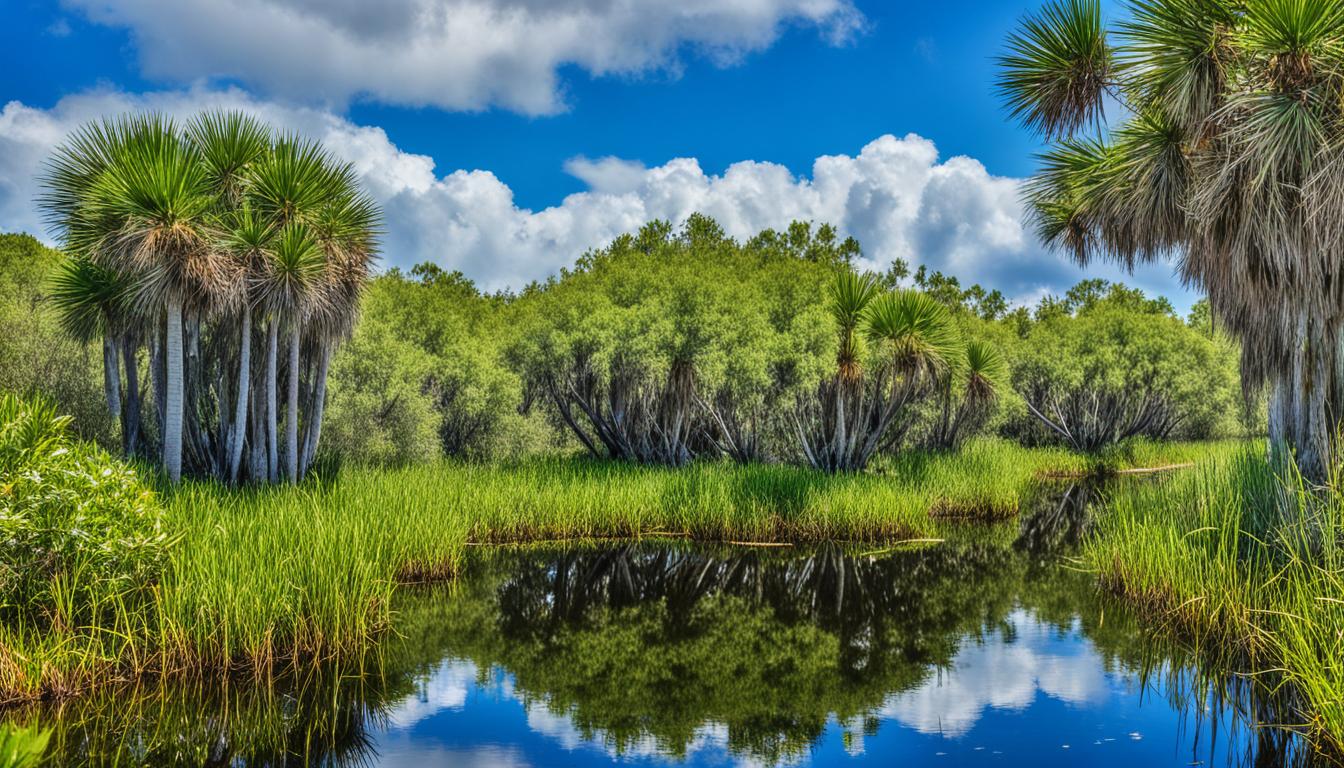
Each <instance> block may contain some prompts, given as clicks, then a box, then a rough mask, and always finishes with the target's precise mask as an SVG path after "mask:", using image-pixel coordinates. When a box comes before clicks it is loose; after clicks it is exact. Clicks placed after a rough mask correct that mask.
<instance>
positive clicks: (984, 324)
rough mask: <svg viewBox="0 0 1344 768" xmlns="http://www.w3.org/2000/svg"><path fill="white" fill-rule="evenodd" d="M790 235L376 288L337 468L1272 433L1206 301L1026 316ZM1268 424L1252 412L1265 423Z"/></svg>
mask: <svg viewBox="0 0 1344 768" xmlns="http://www.w3.org/2000/svg"><path fill="white" fill-rule="evenodd" d="M860 255H861V253H860V247H859V244H858V243H857V242H855V241H854V240H852V239H842V238H840V237H839V236H838V235H837V233H836V231H835V230H834V229H833V228H831V227H827V226H821V227H813V226H810V225H808V224H805V223H796V224H794V225H792V226H791V227H790V228H789V229H788V230H787V231H784V232H776V231H766V232H762V233H760V234H759V235H757V236H756V237H753V238H751V239H750V240H748V241H746V242H737V241H735V240H733V239H732V238H729V237H727V236H726V235H725V234H724V232H723V230H722V228H721V227H719V226H718V224H716V223H715V222H714V221H712V220H711V219H708V218H705V217H702V216H693V217H691V218H690V219H689V220H688V221H687V222H686V224H685V225H684V226H682V227H681V228H680V229H674V228H673V227H671V226H670V225H668V224H667V223H665V222H653V223H651V224H649V225H647V226H645V227H644V228H643V229H641V230H640V231H639V232H637V233H634V234H630V235H625V236H622V237H619V238H617V239H616V240H615V241H614V242H612V243H611V244H610V245H609V246H607V247H605V248H602V249H600V250H595V251H592V252H590V253H587V254H585V255H584V256H583V257H582V258H580V259H579V260H578V262H577V263H576V264H575V265H574V267H573V268H572V269H568V270H564V271H562V273H561V274H560V275H559V276H557V277H554V278H552V279H549V280H547V281H545V282H541V283H535V284H532V285H529V286H527V287H525V288H524V289H522V290H521V291H518V292H517V293H500V294H486V293H482V292H480V291H478V290H477V289H476V288H475V287H474V286H473V285H472V284H471V283H470V282H469V281H468V280H467V279H466V278H464V277H463V276H462V275H461V274H459V273H448V272H445V271H443V270H441V269H440V268H438V267H434V266H432V265H422V266H420V267H416V268H415V269H413V270H411V271H410V272H409V273H406V272H401V271H397V270H391V271H389V272H388V273H386V274H384V275H382V276H380V277H378V278H377V279H375V280H374V281H373V283H372V286H371V289H370V291H369V295H368V298H367V299H366V302H365V305H364V312H363V316H362V318H361V320H360V323H359V325H358V326H357V328H356V330H355V334H354V337H353V339H352V340H351V342H350V345H349V347H348V348H347V349H346V350H344V351H343V352H342V353H341V354H339V355H338V356H337V358H336V360H335V362H334V363H333V372H332V385H331V386H332V392H333V395H332V410H331V413H330V421H329V427H328V429H329V434H330V436H331V442H330V443H329V446H330V448H331V450H332V453H331V454H329V455H330V456H331V457H333V458H336V457H340V458H342V459H344V460H347V461H355V462H360V463H368V462H372V463H405V462H412V461H419V460H427V459H430V458H433V457H435V456H437V455H440V454H446V455H450V456H465V457H514V456H519V455H524V454H529V453H537V452H547V451H573V450H579V451H584V452H587V453H590V454H592V455H594V456H599V457H609V458H621V459H629V460H634V461H642V462H656V463H664V464H670V465H679V464H683V463H685V462H687V461H691V460H694V459H696V458H713V457H726V458H729V459H732V460H735V461H740V462H748V461H789V462H798V463H804V464H811V465H813V466H817V467H820V468H823V469H832V470H834V469H846V468H860V467H862V466H864V465H865V464H866V463H867V462H868V461H869V460H870V459H871V458H872V457H873V456H874V455H876V454H878V453H881V452H884V451H897V450H902V449H905V448H911V447H919V448H926V449H935V450H938V449H942V450H948V449H955V448H956V447H958V446H959V445H960V444H961V443H962V442H963V441H964V440H965V439H967V438H968V437H970V436H972V435H975V434H998V435H1001V436H1003V437H1006V438H1010V439H1013V440H1017V441H1020V442H1023V443H1027V444H1051V443H1056V444H1058V443H1062V444H1066V445H1068V446H1070V447H1072V448H1074V449H1077V450H1081V451H1096V450H1100V449H1102V448H1104V447H1106V446H1107V445H1111V444H1114V443H1116V442H1119V441H1122V440H1124V439H1125V438H1128V437H1131V436H1145V437H1148V438H1152V439H1205V438H1213V437H1223V436H1229V435H1238V434H1244V433H1246V432H1248V431H1256V430H1263V425H1262V424H1259V423H1257V418H1256V416H1255V413H1256V411H1255V409H1249V408H1247V407H1245V406H1244V405H1243V402H1242V397H1241V394H1240V392H1239V389H1238V385H1237V355H1238V350H1237V349H1236V347H1235V345H1233V344H1232V343H1230V342H1229V341H1227V340H1226V339H1225V338H1224V337H1223V336H1222V334H1221V333H1219V332H1217V331H1216V330H1215V329H1214V328H1213V326H1212V323H1211V321H1210V319H1209V313H1208V311H1207V305H1205V304H1204V303H1203V302H1201V303H1200V304H1198V305H1196V307H1195V309H1194V311H1193V312H1192V314H1191V316H1190V317H1189V318H1181V317H1178V316H1177V314H1176V312H1175V311H1174V309H1173V308H1172V306H1171V305H1170V304H1169V303H1168V302H1167V301H1166V300H1165V299H1161V298H1150V297H1147V296H1144V295H1143V294H1142V292H1140V291H1138V290H1135V289H1132V288H1128V287H1126V286H1123V285H1118V284H1111V283H1107V282H1105V281H1101V280H1088V281H1084V282H1082V283H1079V284H1078V285H1077V286H1075V287H1074V288H1072V289H1071V290H1070V291H1068V293H1067V294H1065V295H1064V296H1058V297H1053V296H1052V297H1046V298H1044V299H1042V300H1041V301H1040V302H1039V303H1038V304H1037V305H1036V306H1034V307H1010V306H1009V302H1008V301H1007V300H1006V299H1005V297H1003V295H1002V294H1001V293H999V292H997V291H993V290H986V289H984V288H982V287H981V286H978V285H971V286H968V287H964V288H963V287H962V286H961V285H960V283H959V282H958V281H957V280H956V278H953V277H949V276H946V275H942V274H940V273H937V272H929V271H928V270H926V269H923V268H921V269H919V270H916V271H913V272H912V271H911V270H910V269H909V267H908V265H907V264H905V263H903V262H899V261H898V262H896V263H893V264H891V265H890V266H889V268H888V269H887V270H885V271H884V272H883V273H882V274H869V275H865V274H861V273H860V272H859V271H857V269H856V263H857V260H858V258H859V256H860ZM1260 420H1261V421H1262V420H1263V419H1262V417H1261V419H1260Z"/></svg>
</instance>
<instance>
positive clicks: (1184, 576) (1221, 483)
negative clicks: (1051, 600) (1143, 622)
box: [1085, 448, 1344, 756]
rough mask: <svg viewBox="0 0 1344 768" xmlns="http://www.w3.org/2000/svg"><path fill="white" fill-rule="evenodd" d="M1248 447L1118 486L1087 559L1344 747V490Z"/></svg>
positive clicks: (1317, 733) (1290, 718)
mask: <svg viewBox="0 0 1344 768" xmlns="http://www.w3.org/2000/svg"><path fill="white" fill-rule="evenodd" d="M1337 488H1338V485H1332V486H1331V487H1330V489H1328V490H1326V491H1324V492H1319V491H1313V490H1311V489H1309V487H1308V486H1307V485H1306V484H1305V483H1304V482H1303V480H1302V478H1301V476H1300V475H1298V474H1297V473H1296V471H1295V470H1294V469H1293V468H1292V467H1283V468H1276V467H1274V466H1271V465H1270V464H1269V463H1268V462H1267V461H1266V459H1265V457H1264V452H1263V450H1262V449H1251V448H1243V449H1242V450H1239V451H1234V452H1232V453H1231V454H1230V455H1224V456H1221V457H1219V458H1218V459H1217V460H1216V461H1212V462H1206V463H1205V464H1204V465H1203V466H1201V467H1200V468H1198V469H1196V470H1193V471H1192V472H1191V473H1189V474H1185V475H1182V476H1180V477H1177V478H1173V479H1172V480H1170V481H1169V482H1167V483H1164V484H1162V485H1148V484H1142V485H1135V486H1130V487H1128V488H1126V489H1125V490H1124V492H1122V493H1117V494H1116V495H1115V496H1114V497H1113V498H1112V499H1111V501H1110V503H1109V505H1108V506H1109V509H1108V511H1107V514H1106V515H1104V516H1102V517H1100V518H1099V523H1098V527H1099V529H1100V530H1099V531H1098V534H1099V535H1097V536H1096V537H1095V538H1093V539H1091V540H1090V541H1089V543H1088V545H1087V547H1086V552H1085V555H1086V560H1087V562H1088V563H1089V565H1090V566H1091V567H1092V568H1093V569H1095V570H1096V571H1097V573H1098V574H1099V576H1100V577H1101V580H1102V582H1103V584H1105V585H1106V586H1108V587H1109V588H1110V589H1112V590H1113V591H1115V592H1116V593H1118V594H1120V595H1122V596H1124V597H1125V598H1126V599H1128V600H1129V601H1131V602H1132V603H1135V604H1137V605H1138V606H1140V607H1141V608H1142V609H1144V610H1145V612H1147V613H1148V614H1149V615H1151V616H1152V617H1153V623H1154V625H1155V626H1159V627H1163V628H1165V629H1166V630H1167V631H1168V632H1171V633H1174V634H1176V635H1177V636H1178V637H1180V638H1181V639H1182V640H1184V641H1186V642H1187V643H1189V644H1190V645H1192V646H1194V647H1198V648H1202V649H1205V652H1206V653H1209V654H1214V655H1216V656H1218V657H1221V658H1220V659H1219V661H1220V662H1221V663H1222V664H1223V665H1224V666H1225V667H1227V668H1230V669H1237V670H1244V671H1245V672H1246V673H1248V676H1253V677H1256V678H1257V679H1261V680H1262V681H1263V683H1264V684H1265V685H1266V686H1273V687H1278V688H1280V689H1282V690H1283V691H1285V692H1287V694H1288V696H1289V697H1290V698H1289V700H1290V701H1291V702H1292V703H1293V705H1294V708H1295V709H1296V710H1297V711H1296V712H1295V713H1293V714H1291V715H1285V716H1284V719H1283V720H1281V721H1280V722H1285V723H1287V722H1293V723H1301V724H1302V726H1303V727H1304V728H1305V729H1306V730H1308V731H1309V732H1310V733H1311V734H1312V735H1313V736H1314V737H1315V738H1316V739H1317V740H1318V742H1319V743H1320V744H1321V746H1322V747H1328V748H1329V749H1330V750H1332V751H1333V754H1334V755H1336V756H1338V755H1340V754H1341V753H1344V741H1341V734H1344V666H1341V664H1340V659H1341V658H1344V605H1342V604H1341V603H1340V600H1339V595H1340V594H1341V590H1342V589H1344V552H1341V549H1340V545H1341V542H1344V497H1341V495H1340V493H1339V492H1338V490H1335V489H1337Z"/></svg>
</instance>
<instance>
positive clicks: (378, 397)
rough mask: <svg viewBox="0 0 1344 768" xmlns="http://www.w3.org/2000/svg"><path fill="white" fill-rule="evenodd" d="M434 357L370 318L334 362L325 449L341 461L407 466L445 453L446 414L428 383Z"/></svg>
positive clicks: (323, 449)
mask: <svg viewBox="0 0 1344 768" xmlns="http://www.w3.org/2000/svg"><path fill="white" fill-rule="evenodd" d="M433 369H434V360H433V358H432V357H431V356H430V355H429V354H428V353H427V352H425V351H424V350H422V349H420V348H418V347H416V346H415V345H414V344H412V343H410V342H408V341H405V340H403V339H402V338H400V337H399V335H398V334H397V332H396V330H395V329H393V328H392V327H391V325H390V324H389V323H387V322H386V321H383V320H381V319H379V318H377V317H366V318H365V319H364V320H362V321H361V322H360V323H359V325H358V326H357V327H356V329H355V334H354V337H353V338H352V339H350V341H349V342H348V343H347V344H346V345H345V346H344V347H342V348H341V351H340V352H339V353H338V354H337V355H336V358H335V360H333V361H332V366H331V379H330V384H329V387H330V395H329V397H330V399H331V400H330V404H329V405H328V406H327V416H326V424H325V426H324V428H323V430H322V451H323V452H324V453H325V454H326V455H327V456H329V457H333V458H335V459H336V460H337V461H342V462H349V463H352V464H358V465H370V466H404V465H408V464H415V463H418V462H423V461H429V460H432V459H434V458H435V457H437V456H438V455H439V454H440V451H439V445H438V430H439V425H440V424H441V423H442V421H443V417H442V415H441V414H439V413H438V412H437V411H436V410H435V407H434V406H435V403H434V398H433V397H432V396H431V395H430V394H429V393H428V392H427V391H426V389H425V384H426V382H427V381H428V380H429V378H430V376H431V373H432V371H433Z"/></svg>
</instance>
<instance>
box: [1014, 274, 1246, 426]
mask: <svg viewBox="0 0 1344 768" xmlns="http://www.w3.org/2000/svg"><path fill="white" fill-rule="evenodd" d="M1101 287H1102V286H1099V285H1096V284H1093V285H1085V284H1084V285H1080V286H1079V288H1078V289H1075V291H1072V292H1071V294H1072V295H1071V296H1069V297H1066V299H1065V300H1064V301H1062V302H1055V301H1046V302H1042V304H1041V306H1040V307H1039V308H1038V310H1037V317H1038V318H1039V319H1038V320H1036V321H1035V322H1034V324H1033V327H1032V328H1031V330H1030V331H1029V333H1028V335H1027V338H1026V339H1025V340H1024V342H1023V344H1022V345H1021V347H1020V350H1019V352H1018V357H1017V360H1016V361H1015V362H1014V366H1013V383H1014V387H1015V388H1016V389H1017V391H1018V392H1019V394H1020V395H1021V397H1022V398H1023V401H1024V402H1025V404H1026V406H1027V408H1028V411H1029V412H1030V413H1031V414H1032V415H1033V416H1034V417H1035V419H1036V420H1037V421H1038V422H1039V423H1040V424H1041V425H1044V426H1045V427H1046V428H1047V429H1048V432H1047V433H1045V434H1041V433H1040V432H1033V431H1032V430H1033V428H1032V427H1029V426H1025V427H1024V426H1022V425H1021V422H1019V425H1018V426H1016V427H1015V429H1016V430H1018V434H1019V435H1021V436H1023V437H1024V438H1025V439H1027V440H1034V439H1055V440H1060V441H1062V442H1064V443H1066V444H1068V445H1070V446H1071V447H1073V448H1074V449H1076V450H1080V451H1086V452H1092V451H1097V450H1099V449H1101V448H1104V447H1106V446H1107V445H1111V444H1114V443H1116V442H1119V441H1121V440H1124V439H1126V438H1128V437H1132V436H1135V435H1145V436H1147V437H1150V438H1156V439H1166V438H1180V439H1207V438H1211V437H1220V436H1225V435H1229V434H1233V433H1235V432H1237V431H1239V428H1240V424H1239V422H1238V419H1237V414H1238V413H1239V406H1238V397H1237V387H1236V381H1235V379H1236V364H1235V360H1234V358H1233V355H1234V354H1235V353H1234V352H1233V350H1232V349H1231V348H1230V347H1229V346H1228V345H1227V344H1226V343H1222V342H1221V341H1219V340H1215V339H1212V338H1209V337H1207V336H1205V335H1202V334H1200V333H1199V332H1198V331H1195V330H1193V329H1191V328H1190V327H1189V326H1187V325H1185V324H1184V323H1183V322H1181V321H1180V320H1179V319H1178V318H1176V317H1175V316H1174V315H1172V314H1170V313H1168V312H1166V311H1164V306H1163V305H1162V304H1160V303H1152V302H1150V301H1149V300H1147V299H1145V298H1144V297H1143V296H1142V295H1141V294H1136V293H1135V292H1133V291H1130V290H1129V289H1126V288H1124V287H1122V286H1113V287H1111V288H1110V290H1109V291H1108V292H1107V293H1105V294H1100V291H1099V289H1100V288H1101ZM1034 429H1039V427H1037V428H1034Z"/></svg>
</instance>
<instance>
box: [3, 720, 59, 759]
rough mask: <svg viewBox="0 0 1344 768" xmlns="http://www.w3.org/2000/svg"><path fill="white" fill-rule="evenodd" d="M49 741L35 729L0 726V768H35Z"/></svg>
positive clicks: (45, 734) (48, 733)
mask: <svg viewBox="0 0 1344 768" xmlns="http://www.w3.org/2000/svg"><path fill="white" fill-rule="evenodd" d="M50 739H51V732H50V731H42V730H39V729H37V728H35V727H18V726H0V768H37V765H38V763H40V762H41V761H42V754H43V753H44V752H46V751H47V742H48V741H49V740H50Z"/></svg>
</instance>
